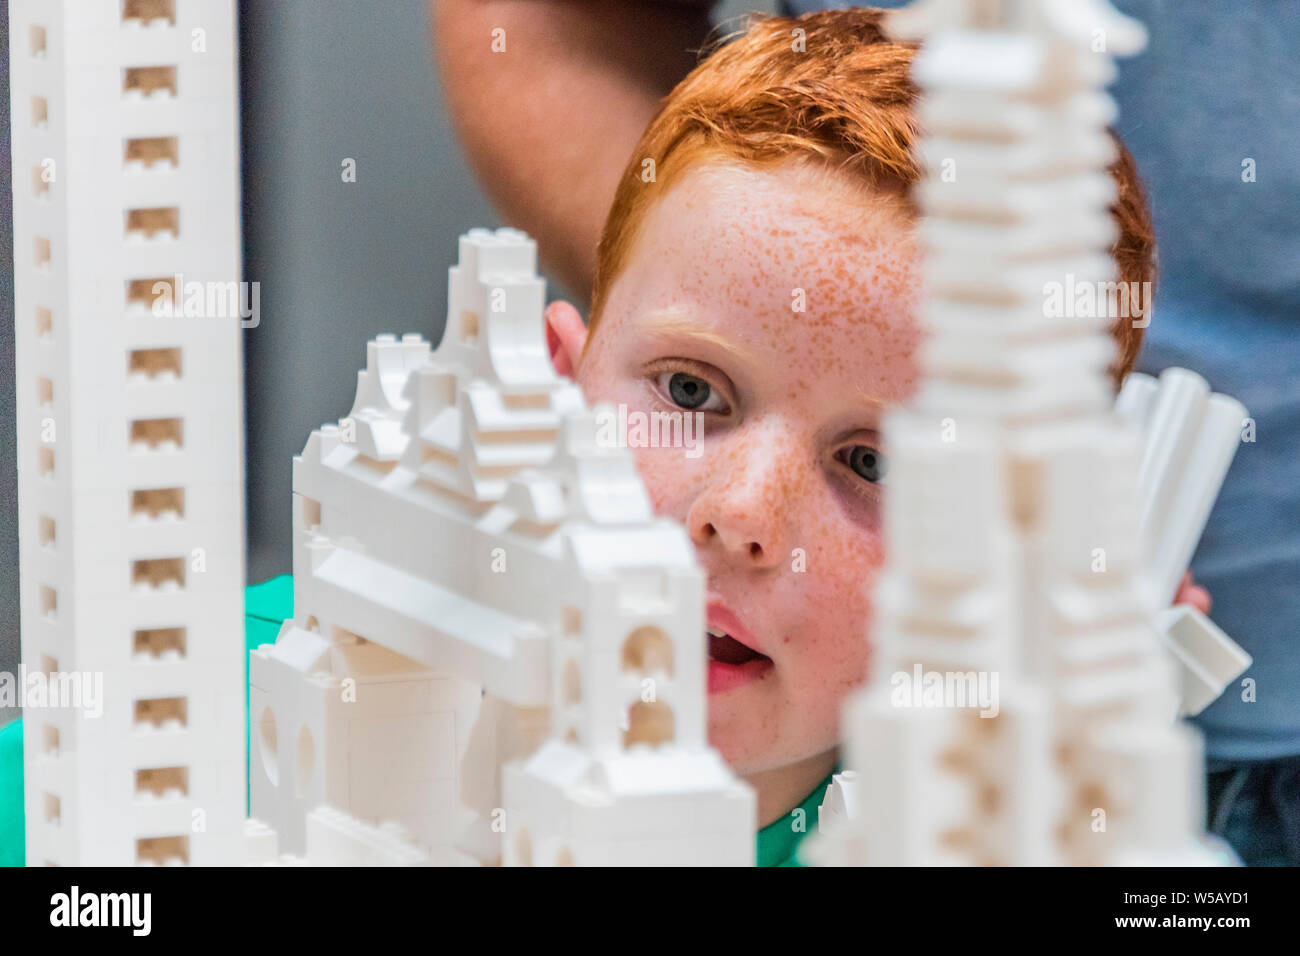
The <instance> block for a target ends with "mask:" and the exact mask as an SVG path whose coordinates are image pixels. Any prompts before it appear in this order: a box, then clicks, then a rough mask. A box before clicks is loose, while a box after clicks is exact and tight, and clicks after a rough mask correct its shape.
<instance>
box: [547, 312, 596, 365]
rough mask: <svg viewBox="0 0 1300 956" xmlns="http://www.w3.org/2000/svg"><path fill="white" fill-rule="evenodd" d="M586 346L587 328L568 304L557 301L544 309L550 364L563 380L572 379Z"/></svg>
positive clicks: (580, 317)
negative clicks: (583, 348)
mask: <svg viewBox="0 0 1300 956" xmlns="http://www.w3.org/2000/svg"><path fill="white" fill-rule="evenodd" d="M586 344H587V326H586V324H585V323H584V322H583V321H582V316H581V315H579V314H578V310H577V309H575V308H574V307H573V306H572V305H570V304H569V303H568V302H564V301H562V300H557V301H555V302H552V303H551V304H550V305H548V306H547V307H546V347H547V348H549V349H550V350H551V364H552V365H554V366H555V371H556V372H558V373H559V374H560V375H563V376H564V377H565V378H574V371H575V370H576V369H577V367H578V361H579V359H581V358H582V347H583V346H584V345H586Z"/></svg>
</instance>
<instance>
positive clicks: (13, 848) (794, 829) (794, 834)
mask: <svg viewBox="0 0 1300 956" xmlns="http://www.w3.org/2000/svg"><path fill="white" fill-rule="evenodd" d="M292 616H293V577H292V576H291V575H288V574H282V575H280V576H279V577H276V578H271V580H269V581H265V582H263V583H262V584H255V585H253V586H251V587H248V588H245V589H244V646H245V648H246V649H247V650H250V651H251V650H253V649H255V648H257V647H260V646H261V645H263V644H273V643H275V638H276V635H277V634H278V633H279V632H280V624H281V622H283V621H284V620H285V618H288V617H292ZM244 703H245V708H247V703H248V660H247V657H245V661H244ZM248 742H249V741H248V721H247V720H245V721H244V752H245V753H246V754H247V753H248ZM830 779H831V778H830V777H827V778H826V779H825V780H824V781H822V783H821V784H820V785H819V786H818V787H817V789H816V790H814V791H813V792H812V793H810V794H809V795H808V799H806V800H805V801H804V802H803V803H802V804H801V805H800V806H799V808H798V810H793V811H791V812H790V814H788V815H787V816H786V817H782V818H781V819H779V820H777V821H776V822H775V823H772V824H770V825H769V826H766V827H764V828H763V829H762V830H760V831H758V865H759V866H799V865H800V864H799V862H798V861H797V860H796V858H795V854H796V850H797V849H798V847H799V843H800V841H802V839H803V838H804V837H805V836H806V835H807V834H806V833H805V832H803V831H802V830H801V827H800V819H802V822H803V824H804V825H805V826H815V825H816V822H817V808H818V807H819V806H820V805H821V802H822V799H823V797H824V795H825V793H826V787H827V785H828V784H829V783H830ZM799 810H802V811H803V812H802V813H799V812H798V811H799ZM809 821H811V823H810V822H809ZM25 856H26V834H25V833H24V831H23V725H22V721H21V720H15V721H12V722H11V723H8V724H6V725H5V726H3V727H0V866H22V865H23V862H24V858H25Z"/></svg>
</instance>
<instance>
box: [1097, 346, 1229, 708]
mask: <svg viewBox="0 0 1300 956" xmlns="http://www.w3.org/2000/svg"><path fill="white" fill-rule="evenodd" d="M1115 410H1116V412H1118V414H1119V416H1120V417H1121V418H1122V419H1123V420H1124V421H1125V422H1127V423H1129V424H1130V425H1132V426H1134V427H1136V428H1138V429H1139V430H1140V431H1141V432H1142V434H1143V436H1144V439H1145V442H1144V445H1143V449H1142V465H1141V468H1140V469H1139V472H1138V484H1139V485H1140V486H1141V489H1142V492H1141V493H1142V519H1141V525H1140V530H1141V532H1142V533H1143V534H1144V535H1145V536H1146V538H1147V541H1148V543H1149V549H1148V552H1147V569H1146V578H1145V582H1146V586H1147V588H1148V589H1149V593H1148V595H1147V598H1148V600H1149V601H1150V602H1151V603H1152V604H1153V605H1154V606H1155V607H1157V608H1161V609H1162V610H1160V612H1159V616H1158V618H1157V620H1158V626H1159V629H1160V631H1161V633H1162V634H1164V636H1165V644H1166V647H1167V648H1168V650H1169V652H1170V653H1171V654H1172V655H1173V656H1174V659H1175V660H1176V661H1177V662H1178V670H1179V682H1180V687H1181V692H1180V695H1179V696H1180V702H1181V707H1180V713H1182V714H1184V715H1189V716H1190V715H1194V714H1199V713H1200V712H1201V711H1202V710H1204V709H1205V708H1206V707H1208V706H1209V705H1210V704H1211V703H1213V702H1214V701H1215V700H1217V699H1218V697H1219V695H1220V694H1222V693H1223V691H1224V690H1225V689H1226V688H1227V686H1228V684H1229V683H1230V682H1231V681H1232V680H1234V679H1235V678H1237V677H1239V676H1240V675H1241V674H1242V673H1243V672H1244V671H1245V670H1246V668H1248V667H1249V666H1250V655H1249V654H1247V653H1246V652H1245V651H1244V650H1242V649H1241V648H1240V647H1239V646H1238V645H1237V644H1236V642H1234V641H1233V640H1232V639H1231V638H1230V637H1228V635H1226V634H1224V633H1223V631H1222V630H1220V629H1219V628H1218V627H1217V626H1216V625H1215V624H1214V622H1213V621H1211V620H1210V619H1209V618H1208V617H1206V616H1205V615H1204V614H1202V613H1201V612H1200V611H1198V610H1197V609H1196V608H1194V607H1191V606H1189V605H1186V604H1180V605H1177V606H1175V607H1169V603H1170V602H1171V601H1172V600H1173V598H1174V595H1175V594H1176V593H1177V589H1178V584H1179V582H1180V581H1181V580H1182V577H1183V574H1184V572H1185V571H1186V570H1187V566H1188V564H1189V563H1190V562H1191V560H1192V554H1193V553H1194V552H1195V551H1196V543H1197V542H1198V541H1199V540H1200V538H1201V534H1202V533H1203V532H1204V531H1205V523H1206V522H1207V521H1208V520H1209V519H1210V511H1211V509H1212V508H1213V507H1214V500H1215V499H1216V498H1217V497H1218V496H1219V489H1220V488H1221V487H1222V485H1223V479H1224V476H1226V475H1227V473H1228V466H1229V465H1231V464H1232V459H1233V457H1234V456H1235V455H1236V452H1237V448H1238V446H1239V445H1240V444H1241V433H1242V428H1243V426H1244V424H1245V422H1246V421H1247V419H1246V409H1245V407H1244V406H1243V405H1242V404H1241V403H1240V402H1239V401H1237V400H1236V399H1235V398H1231V397H1229V396H1227V395H1220V394H1218V393H1214V394H1211V393H1210V387H1209V385H1207V384H1206V382H1205V379H1203V378H1201V377H1200V376H1199V375H1197V374H1196V373H1195V372H1189V371H1188V370H1187V369H1182V368H1170V369H1165V371H1163V372H1161V373H1160V378H1159V379H1158V380H1157V379H1155V378H1153V377H1152V376H1150V375H1143V374H1142V373H1140V372H1139V373H1134V374H1132V375H1129V377H1128V378H1127V379H1125V381H1124V387H1123V388H1122V389H1121V390H1120V393H1119V398H1118V399H1117V400H1116V402H1115Z"/></svg>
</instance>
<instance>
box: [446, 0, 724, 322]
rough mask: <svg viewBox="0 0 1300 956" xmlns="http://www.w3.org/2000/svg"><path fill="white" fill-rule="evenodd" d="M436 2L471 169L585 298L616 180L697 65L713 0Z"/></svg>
mask: <svg viewBox="0 0 1300 956" xmlns="http://www.w3.org/2000/svg"><path fill="white" fill-rule="evenodd" d="M432 3H433V7H432V15H431V18H430V22H431V30H432V41H433V47H434V52H435V54H436V56H437V61H438V66H439V70H440V72H441V75H442V82H443V88H444V96H445V97H446V101H447V107H448V111H449V113H450V115H451V120H452V123H453V125H454V126H455V128H456V131H457V133H458V134H459V136H460V139H461V142H462V144H463V145H464V148H465V150H466V152H467V153H468V155H469V159H470V163H471V165H472V166H473V168H474V171H475V173H476V174H477V175H478V177H479V180H480V181H481V182H482V183H483V185H484V187H485V189H486V190H487V193H488V195H489V197H491V199H492V201H493V203H495V205H496V206H497V208H498V209H499V210H500V211H501V213H502V215H503V216H504V218H505V219H506V220H507V221H509V222H510V224H511V225H514V226H518V227H519V228H521V229H523V230H525V231H526V232H528V233H529V234H530V235H532V236H533V237H534V238H536V239H537V241H538V247H539V249H540V250H541V253H542V256H543V259H544V261H545V262H546V264H547V265H548V266H549V267H550V269H551V270H552V271H553V272H554V273H555V274H556V275H557V276H558V277H559V278H560V279H561V280H562V281H563V282H564V283H565V284H566V285H567V286H568V287H569V289H570V290H571V291H572V292H573V293H574V294H575V295H577V296H581V297H583V298H584V299H585V298H589V296H590V293H591V283H592V278H593V275H594V273H595V264H596V245H597V243H598V242H599V240H600V230H601V227H602V226H603V225H604V222H605V215H606V213H607V212H608V211H609V206H610V203H611V202H612V200H613V197H614V188H615V185H616V184H617V182H618V178H619V176H620V175H621V174H622V172H623V169H624V167H625V165H626V164H627V161H628V160H629V159H630V158H631V153H632V149H633V147H634V146H635V145H636V142H637V140H638V139H639V138H640V136H641V133H642V131H643V130H644V129H645V127H646V124H647V123H649V121H650V119H651V117H653V115H654V113H655V111H656V110H657V109H658V107H659V102H660V100H661V99H662V97H663V96H665V95H666V94H667V93H668V92H669V91H670V90H671V89H672V88H673V86H674V85H675V84H676V83H677V81H678V80H680V79H681V78H682V77H683V76H685V75H686V73H687V72H689V71H690V69H691V68H692V67H693V66H694V65H695V62H696V59H697V51H698V50H699V49H700V47H701V46H702V45H703V44H704V43H705V40H706V37H707V35H708V32H709V29H710V23H709V10H710V8H711V7H712V6H713V5H714V0H679V2H675V3H664V2H649V0H432ZM498 29H499V30H501V31H504V33H496V34H495V36H494V31H496V30H498ZM494 40H496V41H497V44H498V46H499V45H500V43H501V41H504V45H505V50H504V52H494V51H493V43H494Z"/></svg>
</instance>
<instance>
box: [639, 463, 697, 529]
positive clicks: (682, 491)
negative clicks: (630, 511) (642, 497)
mask: <svg viewBox="0 0 1300 956" xmlns="http://www.w3.org/2000/svg"><path fill="white" fill-rule="evenodd" d="M635 455H636V469H637V472H638V473H639V474H640V475H641V481H642V482H643V483H644V484H645V489H646V494H648V495H649V496H650V504H651V505H652V506H653V507H654V511H655V514H658V515H663V516H665V517H669V518H674V519H676V520H677V521H682V522H685V520H686V516H687V514H688V513H689V511H690V506H691V502H692V501H693V500H694V498H695V492H694V488H695V486H696V481H695V475H696V471H697V469H698V468H699V467H700V466H699V464H698V462H697V461H692V460H691V459H690V458H688V457H686V454H685V452H684V450H683V449H681V448H638V449H636V450H635Z"/></svg>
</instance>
